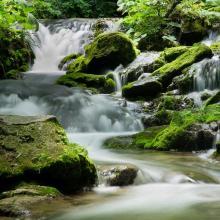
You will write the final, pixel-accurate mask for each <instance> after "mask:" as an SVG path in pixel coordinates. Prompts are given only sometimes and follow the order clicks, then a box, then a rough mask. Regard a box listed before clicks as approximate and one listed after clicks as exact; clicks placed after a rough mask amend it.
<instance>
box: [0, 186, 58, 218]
mask: <svg viewBox="0 0 220 220" xmlns="http://www.w3.org/2000/svg"><path fill="white" fill-rule="evenodd" d="M58 196H61V193H60V192H59V191H58V190H56V189H55V188H52V187H46V186H38V185H26V186H20V187H19V188H17V189H15V190H11V191H7V192H3V193H1V194H0V216H2V217H23V218H24V217H28V216H30V215H31V210H30V206H31V205H33V204H35V203H39V202H42V201H45V200H51V199H54V198H56V197H58Z"/></svg>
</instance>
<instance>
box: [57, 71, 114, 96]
mask: <svg viewBox="0 0 220 220" xmlns="http://www.w3.org/2000/svg"><path fill="white" fill-rule="evenodd" d="M57 83H58V84H60V85H64V86H68V87H82V88H88V89H91V90H92V91H95V92H101V93H111V92H114V91H115V87H116V85H115V82H114V80H112V79H110V78H106V77H105V76H103V75H94V74H86V73H71V74H67V75H64V76H61V77H60V78H59V79H58V80H57Z"/></svg>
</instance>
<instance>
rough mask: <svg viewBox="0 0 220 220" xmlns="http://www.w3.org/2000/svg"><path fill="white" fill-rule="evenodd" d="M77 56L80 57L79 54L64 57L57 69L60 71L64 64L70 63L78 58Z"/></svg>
mask: <svg viewBox="0 0 220 220" xmlns="http://www.w3.org/2000/svg"><path fill="white" fill-rule="evenodd" d="M79 56H80V55H79V54H75V53H73V54H70V55H68V56H66V57H64V58H63V59H62V60H61V61H60V64H59V66H58V67H59V69H62V68H63V66H64V65H65V64H68V63H69V62H71V61H72V60H75V59H76V58H78V57H79Z"/></svg>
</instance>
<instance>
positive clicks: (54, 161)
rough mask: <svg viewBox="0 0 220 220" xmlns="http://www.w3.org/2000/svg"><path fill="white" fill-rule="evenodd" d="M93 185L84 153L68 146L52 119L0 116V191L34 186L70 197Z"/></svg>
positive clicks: (91, 168) (90, 165) (93, 174)
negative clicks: (22, 183)
mask: <svg viewBox="0 0 220 220" xmlns="http://www.w3.org/2000/svg"><path fill="white" fill-rule="evenodd" d="M95 181H96V170H95V166H94V164H93V163H92V162H91V161H90V160H89V158H88V156H87V152H86V151H85V150H84V149H82V148H81V147H80V146H79V145H77V144H70V143H69V142H68V139H67V137H66V134H65V131H64V129H63V128H62V127H61V126H60V124H59V123H58V121H57V120H56V118H55V117H54V116H30V117H29V116H0V183H1V188H0V191H5V190H7V189H10V188H12V187H14V186H16V185H18V184H20V183H21V182H36V183H38V184H41V185H46V186H52V187H55V188H57V189H58V190H60V191H62V192H63V193H73V192H75V191H77V190H81V189H82V188H83V187H90V186H92V185H93V184H94V183H95Z"/></svg>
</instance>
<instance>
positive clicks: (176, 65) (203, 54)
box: [153, 44, 213, 89]
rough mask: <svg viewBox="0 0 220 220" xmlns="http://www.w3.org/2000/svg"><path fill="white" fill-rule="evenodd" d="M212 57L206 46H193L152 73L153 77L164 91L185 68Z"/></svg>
mask: <svg viewBox="0 0 220 220" xmlns="http://www.w3.org/2000/svg"><path fill="white" fill-rule="evenodd" d="M212 55H213V54H212V51H211V49H210V48H209V47H208V46H206V45H203V44H201V45H197V46H193V47H191V48H190V49H188V50H187V51H186V52H185V53H183V54H182V55H180V56H179V57H177V59H175V60H174V61H172V62H170V63H167V64H165V65H163V66H162V67H160V68H159V69H157V70H156V71H154V72H153V75H154V76H157V77H158V78H159V81H160V82H161V83H162V85H163V87H164V89H165V88H167V86H168V85H170V84H171V82H172V80H173V78H174V77H176V76H178V75H181V74H182V71H183V70H184V69H185V68H187V67H189V66H191V65H192V64H193V63H196V62H199V61H201V60H202V59H204V58H207V57H212Z"/></svg>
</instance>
